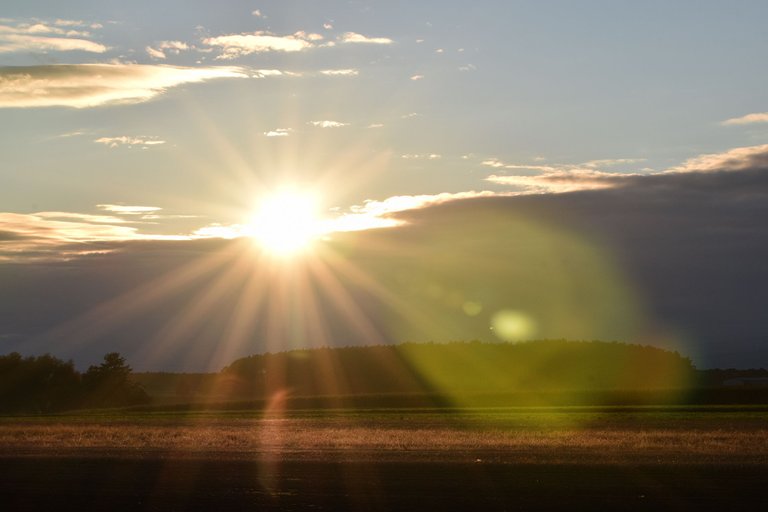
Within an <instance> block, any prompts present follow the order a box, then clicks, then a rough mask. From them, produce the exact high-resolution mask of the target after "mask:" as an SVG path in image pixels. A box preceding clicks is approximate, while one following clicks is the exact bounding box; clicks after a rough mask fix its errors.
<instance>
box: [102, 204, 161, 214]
mask: <svg viewBox="0 0 768 512" xmlns="http://www.w3.org/2000/svg"><path fill="white" fill-rule="evenodd" d="M96 207H97V208H99V209H100V210H104V211H107V212H112V213H116V214H118V215H144V214H147V213H153V212H158V211H160V210H162V208H160V207H159V206H126V205H121V204H97V205H96Z"/></svg>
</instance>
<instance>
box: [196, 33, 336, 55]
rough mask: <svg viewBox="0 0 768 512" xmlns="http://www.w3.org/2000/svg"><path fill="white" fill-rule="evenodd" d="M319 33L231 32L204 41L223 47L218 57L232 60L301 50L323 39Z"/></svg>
mask: <svg viewBox="0 0 768 512" xmlns="http://www.w3.org/2000/svg"><path fill="white" fill-rule="evenodd" d="M322 38H323V36H321V35H319V34H307V33H306V32H301V31H299V32H296V33H294V34H291V35H287V36H277V35H274V34H272V33H270V32H263V31H258V32H254V33H253V34H230V35H226V36H218V37H207V38H205V39H203V43H204V44H206V45H208V46H216V47H219V48H221V53H220V54H219V55H218V57H216V58H217V59H223V60H231V59H236V58H238V57H242V56H244V55H250V54H252V53H266V52H289V53H290V52H300V51H304V50H308V49H310V48H314V47H315V42H316V41H319V40H320V39H322Z"/></svg>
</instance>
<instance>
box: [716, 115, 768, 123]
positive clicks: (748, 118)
mask: <svg viewBox="0 0 768 512" xmlns="http://www.w3.org/2000/svg"><path fill="white" fill-rule="evenodd" d="M755 123H768V112H756V113H754V114H747V115H745V116H741V117H734V118H733V119H726V120H725V121H723V123H722V124H724V125H725V126H739V125H743V124H755Z"/></svg>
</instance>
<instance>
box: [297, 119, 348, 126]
mask: <svg viewBox="0 0 768 512" xmlns="http://www.w3.org/2000/svg"><path fill="white" fill-rule="evenodd" d="M307 124H309V125H312V126H316V127H318V128H341V127H343V126H349V123H341V122H339V121H329V120H328V121H309V122H308V123H307Z"/></svg>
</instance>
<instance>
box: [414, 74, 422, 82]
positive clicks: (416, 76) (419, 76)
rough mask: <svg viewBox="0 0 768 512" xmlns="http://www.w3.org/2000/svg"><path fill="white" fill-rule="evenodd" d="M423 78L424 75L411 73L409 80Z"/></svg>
mask: <svg viewBox="0 0 768 512" xmlns="http://www.w3.org/2000/svg"><path fill="white" fill-rule="evenodd" d="M423 78H424V75H413V76H412V77H411V80H413V81H416V80H421V79H423Z"/></svg>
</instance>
